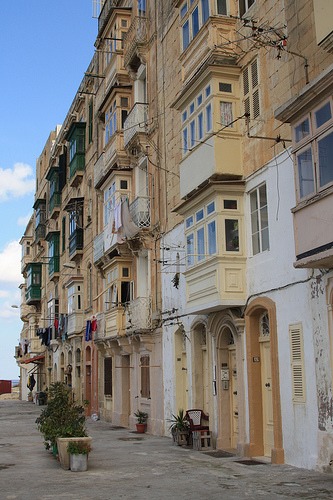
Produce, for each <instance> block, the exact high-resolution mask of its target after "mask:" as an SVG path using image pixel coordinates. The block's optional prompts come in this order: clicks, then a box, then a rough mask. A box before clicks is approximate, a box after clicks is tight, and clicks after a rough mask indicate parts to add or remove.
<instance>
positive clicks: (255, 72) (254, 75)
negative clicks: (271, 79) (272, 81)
mask: <svg viewBox="0 0 333 500" xmlns="http://www.w3.org/2000/svg"><path fill="white" fill-rule="evenodd" d="M251 78H252V89H254V88H256V86H257V85H258V83H259V77H258V61H257V59H255V60H254V61H253V62H252V63H251Z"/></svg>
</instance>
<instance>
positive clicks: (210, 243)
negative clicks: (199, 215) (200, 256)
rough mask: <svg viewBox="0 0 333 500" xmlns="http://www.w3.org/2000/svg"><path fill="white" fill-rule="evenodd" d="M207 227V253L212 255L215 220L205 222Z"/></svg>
mask: <svg viewBox="0 0 333 500" xmlns="http://www.w3.org/2000/svg"><path fill="white" fill-rule="evenodd" d="M207 228H208V253H209V255H212V254H214V253H216V224H215V221H212V222H210V223H209V224H207Z"/></svg>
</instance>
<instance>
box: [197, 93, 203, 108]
mask: <svg viewBox="0 0 333 500" xmlns="http://www.w3.org/2000/svg"><path fill="white" fill-rule="evenodd" d="M201 104H202V94H200V95H199V96H198V99H197V105H198V106H200V105H201Z"/></svg>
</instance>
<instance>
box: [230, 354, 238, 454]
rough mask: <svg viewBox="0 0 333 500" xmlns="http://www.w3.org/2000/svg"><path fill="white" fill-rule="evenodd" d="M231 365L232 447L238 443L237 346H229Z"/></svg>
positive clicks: (235, 446)
mask: <svg viewBox="0 0 333 500" xmlns="http://www.w3.org/2000/svg"><path fill="white" fill-rule="evenodd" d="M229 366H230V412H231V414H230V423H231V425H230V438H231V439H230V443H231V448H237V444H238V389H237V364H236V347H235V345H232V346H230V347H229Z"/></svg>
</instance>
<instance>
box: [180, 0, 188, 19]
mask: <svg viewBox="0 0 333 500" xmlns="http://www.w3.org/2000/svg"><path fill="white" fill-rule="evenodd" d="M186 12H187V2H185V3H184V5H183V6H182V8H181V9H180V17H181V18H183V17H184V16H185V14H186Z"/></svg>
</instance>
